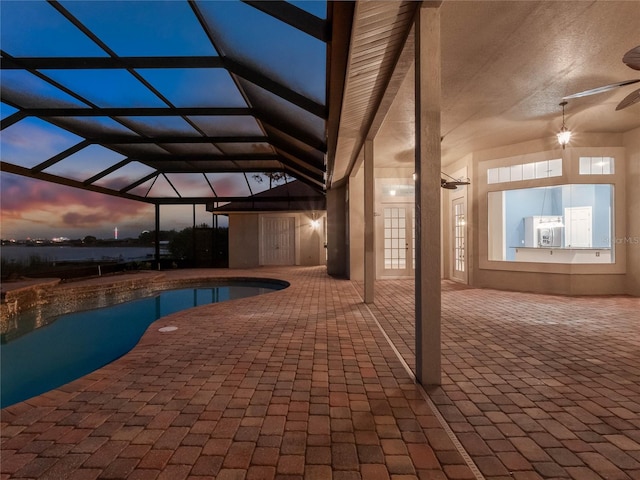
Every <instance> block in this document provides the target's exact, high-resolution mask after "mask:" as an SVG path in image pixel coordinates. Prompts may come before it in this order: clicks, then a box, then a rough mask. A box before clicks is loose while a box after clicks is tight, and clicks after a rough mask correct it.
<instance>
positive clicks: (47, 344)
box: [0, 282, 284, 408]
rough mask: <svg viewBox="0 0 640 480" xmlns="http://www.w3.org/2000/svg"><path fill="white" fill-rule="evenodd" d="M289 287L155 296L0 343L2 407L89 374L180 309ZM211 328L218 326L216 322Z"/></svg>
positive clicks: (240, 285) (246, 285)
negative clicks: (157, 322)
mask: <svg viewBox="0 0 640 480" xmlns="http://www.w3.org/2000/svg"><path fill="white" fill-rule="evenodd" d="M282 288H284V285H279V284H276V283H267V282H236V283H234V284H231V285H229V284H227V285H224V286H223V285H221V286H215V287H198V288H187V289H180V290H167V291H164V292H161V293H159V294H156V295H155V296H153V297H147V298H142V299H139V300H134V301H131V302H126V303H121V304H117V305H112V306H109V307H105V308H100V309H95V310H86V311H82V312H76V313H70V314H67V315H62V316H60V317H59V318H57V319H55V320H54V321H53V322H52V323H50V324H48V325H47V326H45V327H41V328H37V329H35V330H33V331H32V332H30V333H27V334H25V335H22V336H20V337H18V338H16V339H14V340H10V341H9V342H7V343H4V344H2V345H0V370H1V375H0V408H4V407H7V406H9V405H13V404H14V403H17V402H20V401H23V400H26V399H28V398H31V397H33V396H35V395H40V394H41V393H44V392H47V391H49V390H52V389H54V388H57V387H59V386H61V385H64V384H65V383H68V382H71V381H73V380H75V379H77V378H80V377H82V376H84V375H87V374H88V373H90V372H93V371H94V370H96V369H98V368H100V367H102V366H104V365H106V364H108V363H110V362H112V361H114V360H115V359H117V358H119V357H121V356H122V355H124V354H125V353H127V352H128V351H129V350H131V349H132V348H133V347H134V346H135V345H136V344H137V343H138V341H139V340H140V337H141V336H142V335H143V334H144V332H145V331H146V329H147V328H148V327H149V325H150V324H151V323H153V322H154V321H155V320H157V319H159V318H161V317H164V316H166V315H169V314H171V313H174V312H178V311H180V310H185V309H187V308H193V307H196V306H199V305H205V304H209V303H216V302H223V301H225V300H232V299H237V298H244V297H250V296H253V295H260V294H263V293H268V292H272V291H274V290H279V289H282ZM211 328H212V329H213V328H215V324H213V323H212V325H211Z"/></svg>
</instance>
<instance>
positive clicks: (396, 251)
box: [382, 205, 416, 276]
mask: <svg viewBox="0 0 640 480" xmlns="http://www.w3.org/2000/svg"><path fill="white" fill-rule="evenodd" d="M414 212H415V207H414V206H413V205H411V206H409V205H384V206H383V213H382V215H383V220H382V222H383V235H382V238H383V248H382V259H383V263H382V265H383V269H382V274H383V275H390V276H411V275H413V274H414V270H415V255H414V250H415V240H414V239H415V232H416V224H415V214H414Z"/></svg>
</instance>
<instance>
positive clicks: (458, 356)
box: [359, 280, 640, 480]
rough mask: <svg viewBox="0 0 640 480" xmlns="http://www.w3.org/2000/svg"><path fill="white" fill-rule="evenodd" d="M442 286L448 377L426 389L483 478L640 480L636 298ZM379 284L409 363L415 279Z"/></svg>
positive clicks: (387, 323)
mask: <svg viewBox="0 0 640 480" xmlns="http://www.w3.org/2000/svg"><path fill="white" fill-rule="evenodd" d="M442 287H443V288H442V292H443V293H442V342H443V343H442V346H443V350H442V355H443V372H444V374H443V385H442V388H439V389H435V390H433V391H430V392H429V394H430V397H431V399H432V400H433V402H434V403H435V404H436V405H437V407H438V409H439V411H440V412H441V413H442V415H443V416H444V417H445V418H446V419H447V421H448V423H449V425H450V426H451V428H452V429H453V431H455V432H456V435H457V438H458V439H459V440H460V442H461V443H462V445H463V446H464V447H465V449H466V450H467V452H468V453H469V454H470V456H471V458H472V459H473V460H474V462H475V463H476V465H477V466H478V467H479V469H480V470H481V472H482V473H483V474H484V476H485V477H486V478H491V479H496V480H497V479H512V478H519V479H540V478H545V479H547V478H554V479H556V478H558V479H560V478H563V479H564V478H571V479H575V480H591V479H617V480H623V479H624V480H628V479H640V299H639V298H636V297H625V296H607V297H561V296H552V295H538V294H528V293H516V292H504V291H497V290H488V289H473V288H467V287H465V286H462V285H459V284H456V283H454V282H443V285H442ZM359 288H362V287H361V286H359ZM376 295H377V296H376V302H375V305H372V306H371V310H372V312H373V313H374V315H375V317H376V318H377V319H378V321H379V323H380V324H381V326H382V327H383V328H384V329H385V331H386V332H387V334H388V335H389V337H390V338H391V339H392V341H393V343H394V344H395V345H396V346H397V348H398V350H399V351H400V352H402V355H403V357H404V358H405V360H406V361H407V363H409V364H410V365H411V366H412V368H413V366H414V364H415V348H414V347H415V336H414V303H413V301H414V297H413V281H412V280H382V281H378V282H376Z"/></svg>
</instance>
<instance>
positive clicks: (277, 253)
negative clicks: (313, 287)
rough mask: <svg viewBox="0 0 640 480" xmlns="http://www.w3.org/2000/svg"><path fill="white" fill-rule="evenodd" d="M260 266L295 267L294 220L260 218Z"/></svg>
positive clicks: (286, 218)
mask: <svg viewBox="0 0 640 480" xmlns="http://www.w3.org/2000/svg"><path fill="white" fill-rule="evenodd" d="M260 247H261V248H260V265H295V262H296V247H295V219H294V218H293V217H262V235H261V241H260Z"/></svg>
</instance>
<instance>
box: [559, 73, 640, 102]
mask: <svg viewBox="0 0 640 480" xmlns="http://www.w3.org/2000/svg"><path fill="white" fill-rule="evenodd" d="M637 82H640V78H636V79H634V80H625V81H623V82H617V83H611V84H609V85H604V86H602V87H598V88H592V89H591V90H585V91H584V92H578V93H574V94H573V95H567V96H566V97H562V99H563V100H569V99H571V98H580V97H587V96H589V95H595V94H597V93H604V92H608V91H609V90H613V89H614V88H618V87H624V86H625V85H632V84H634V83H637Z"/></svg>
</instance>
